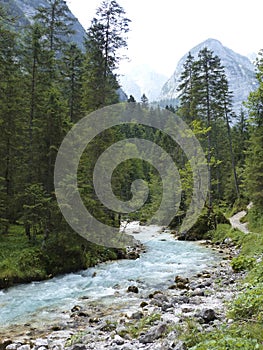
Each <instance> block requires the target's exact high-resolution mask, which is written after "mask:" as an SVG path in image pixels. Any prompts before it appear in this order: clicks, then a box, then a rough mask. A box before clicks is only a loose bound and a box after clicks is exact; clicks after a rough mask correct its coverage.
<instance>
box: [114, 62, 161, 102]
mask: <svg viewBox="0 0 263 350" xmlns="http://www.w3.org/2000/svg"><path fill="white" fill-rule="evenodd" d="M119 80H120V85H121V86H122V89H123V90H124V91H125V93H126V94H127V95H128V96H130V95H132V96H133V97H134V98H135V100H136V101H138V102H139V101H140V100H141V97H142V95H143V94H145V95H146V96H147V97H148V99H149V101H150V102H152V101H155V100H156V99H157V98H158V96H159V95H160V91H161V88H162V86H163V84H164V83H165V82H166V81H167V76H165V75H162V74H159V73H157V72H156V71H154V70H153V69H152V68H150V67H149V66H148V65H147V64H142V65H137V66H134V67H132V68H130V69H129V70H128V71H127V72H126V73H125V74H123V75H121V76H120V79H119Z"/></svg>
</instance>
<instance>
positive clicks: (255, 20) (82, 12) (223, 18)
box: [66, 0, 263, 76]
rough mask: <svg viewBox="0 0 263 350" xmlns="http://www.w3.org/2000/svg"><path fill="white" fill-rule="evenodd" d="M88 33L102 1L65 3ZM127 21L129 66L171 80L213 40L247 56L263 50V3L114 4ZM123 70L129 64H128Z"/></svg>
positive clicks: (138, 0) (182, 0)
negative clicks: (184, 60)
mask: <svg viewBox="0 0 263 350" xmlns="http://www.w3.org/2000/svg"><path fill="white" fill-rule="evenodd" d="M66 1H67V4H68V6H69V8H70V9H71V11H72V12H73V13H74V15H75V16H76V17H77V18H78V19H79V21H80V22H81V24H82V25H83V26H84V28H85V29H87V28H88V27H89V25H90V21H91V19H92V18H93V17H94V15H95V11H96V8H97V7H98V6H99V5H100V4H101V2H102V0H66ZM117 2H118V3H119V5H121V6H122V7H123V8H124V10H125V11H126V16H127V17H128V18H129V19H131V21H132V22H131V24H130V32H129V38H128V46H129V48H128V52H127V53H128V57H129V59H130V61H131V63H130V65H131V64H133V65H136V64H138V63H147V64H149V65H150V66H151V67H152V68H153V69H155V70H156V71H158V72H159V73H164V74H166V75H167V76H170V75H172V73H173V72H174V70H175V68H176V64H177V62H178V61H179V59H180V58H181V57H182V56H183V55H184V54H185V53H186V52H188V51H189V50H190V49H191V48H192V47H194V46H196V45H197V44H199V43H200V42H202V41H204V40H206V39H208V38H214V39H218V40H220V41H221V42H222V44H223V45H225V46H227V47H229V48H231V49H232V50H234V51H236V52H238V53H240V54H243V55H249V54H251V53H253V52H254V53H256V54H257V53H258V51H259V50H260V49H263V29H262V13H263V2H262V0H249V1H248V0H220V1H218V0H179V1H178V0H117ZM122 65H123V69H124V68H125V65H124V64H122ZM126 65H127V64H126Z"/></svg>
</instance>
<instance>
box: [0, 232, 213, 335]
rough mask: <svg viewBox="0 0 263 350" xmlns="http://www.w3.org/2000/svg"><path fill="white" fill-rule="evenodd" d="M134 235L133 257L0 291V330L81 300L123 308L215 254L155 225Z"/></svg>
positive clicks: (49, 316) (50, 315)
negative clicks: (136, 249)
mask: <svg viewBox="0 0 263 350" xmlns="http://www.w3.org/2000/svg"><path fill="white" fill-rule="evenodd" d="M134 236H135V237H136V238H140V240H141V241H144V244H145V246H146V253H143V254H141V257H140V258H139V259H137V260H119V261H114V262H108V263H102V264H99V265H98V266H96V267H94V268H89V269H87V270H84V271H80V272H77V273H71V274H67V275H63V276H59V277H55V278H52V279H50V280H47V281H42V282H33V283H30V284H24V285H18V286H15V287H12V288H9V289H7V290H4V291H0V334H1V333H2V334H4V333H7V332H8V329H9V328H10V327H11V328H14V327H17V326H19V327H21V326H22V325H24V324H25V323H28V324H29V323H30V325H31V326H32V325H34V326H36V327H44V326H45V325H47V324H50V323H52V322H56V321H58V320H63V319H67V318H69V311H70V309H71V308H72V307H73V306H74V305H76V304H78V305H81V303H85V304H86V305H87V303H90V304H96V303H97V304H100V305H103V307H104V308H105V309H107V308H111V309H114V308H115V309H117V308H118V309H121V308H122V309H123V310H125V306H127V305H129V308H130V307H131V306H132V304H133V303H134V305H135V304H136V302H137V303H138V298H139V297H140V296H144V295H148V294H149V293H150V292H151V291H154V290H156V289H158V290H161V289H165V288H167V287H168V286H169V285H171V284H173V282H174V277H175V276H176V275H182V276H191V275H194V274H195V273H197V272H199V271H201V270H204V269H206V268H208V267H209V266H212V265H215V263H216V261H218V259H219V256H218V254H217V253H215V252H214V251H212V250H211V249H208V248H205V247H203V246H201V245H199V244H197V243H194V242H183V241H177V240H175V239H174V237H173V236H172V235H171V234H170V233H169V232H162V233H160V228H159V227H157V226H148V227H141V228H140V233H138V234H137V235H135V234H134ZM130 285H136V286H137V287H138V288H139V290H140V295H136V294H131V293H127V288H128V286H130ZM11 328H10V329H11ZM6 335H8V334H6Z"/></svg>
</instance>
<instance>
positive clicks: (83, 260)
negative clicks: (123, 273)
mask: <svg viewBox="0 0 263 350" xmlns="http://www.w3.org/2000/svg"><path fill="white" fill-rule="evenodd" d="M42 243H43V236H42V235H37V237H36V241H35V242H34V243H32V242H30V241H29V240H28V238H27V237H26V235H25V233H24V229H23V227H22V226H20V225H11V226H10V231H9V233H8V234H2V235H0V246H1V250H0V289H1V288H8V287H10V286H12V285H14V284H17V283H26V282H31V281H39V280H43V279H47V278H50V277H53V276H55V275H58V274H62V273H68V272H74V271H77V270H81V269H85V268H87V267H90V266H94V265H96V264H97V263H98V262H100V261H107V260H116V259H117V253H116V252H115V251H114V250H112V249H107V248H104V247H101V246H98V245H95V244H93V243H90V242H87V241H85V240H84V239H82V238H81V237H79V236H77V235H76V234H75V235H74V234H72V233H71V234H57V235H56V234H53V235H51V236H50V238H49V239H48V240H47V241H46V243H45V247H43V246H42Z"/></svg>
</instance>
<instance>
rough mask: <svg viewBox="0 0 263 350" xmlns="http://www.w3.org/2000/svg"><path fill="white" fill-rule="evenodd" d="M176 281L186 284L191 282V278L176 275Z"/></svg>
mask: <svg viewBox="0 0 263 350" xmlns="http://www.w3.org/2000/svg"><path fill="white" fill-rule="evenodd" d="M174 282H175V283H178V282H181V283H184V284H188V283H189V279H188V278H184V277H181V276H175V279H174Z"/></svg>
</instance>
